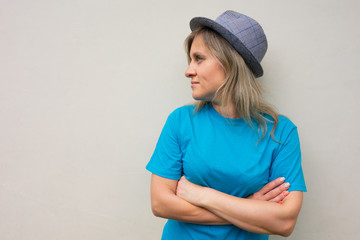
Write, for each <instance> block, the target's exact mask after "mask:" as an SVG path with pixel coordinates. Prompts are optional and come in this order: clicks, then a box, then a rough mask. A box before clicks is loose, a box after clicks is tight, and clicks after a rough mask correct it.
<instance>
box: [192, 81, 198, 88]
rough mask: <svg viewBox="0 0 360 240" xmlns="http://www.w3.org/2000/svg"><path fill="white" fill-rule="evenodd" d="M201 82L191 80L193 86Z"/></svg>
mask: <svg viewBox="0 0 360 240" xmlns="http://www.w3.org/2000/svg"><path fill="white" fill-rule="evenodd" d="M198 84H199V82H195V81H191V87H194V86H195V85H198Z"/></svg>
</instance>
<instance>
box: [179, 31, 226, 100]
mask: <svg viewBox="0 0 360 240" xmlns="http://www.w3.org/2000/svg"><path fill="white" fill-rule="evenodd" d="M185 76H186V77H188V78H190V79H191V88H192V97H193V98H194V99H196V100H204V101H214V96H215V93H216V90H218V88H219V87H220V86H221V84H222V83H223V82H224V81H225V71H224V69H223V68H222V67H221V65H220V63H219V61H218V60H217V59H216V58H215V57H214V56H213V55H212V54H211V52H210V50H209V49H208V47H207V46H206V45H205V43H204V41H203V38H202V36H201V35H198V36H196V37H195V39H194V40H193V42H192V45H191V49H190V64H189V66H188V68H187V70H186V72H185Z"/></svg>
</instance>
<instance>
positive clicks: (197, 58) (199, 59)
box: [195, 55, 204, 62]
mask: <svg viewBox="0 0 360 240" xmlns="http://www.w3.org/2000/svg"><path fill="white" fill-rule="evenodd" d="M195 60H196V61H197V62H198V61H201V60H204V58H203V57H201V56H199V55H195Z"/></svg>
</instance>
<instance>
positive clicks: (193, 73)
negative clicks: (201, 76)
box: [185, 63, 196, 78]
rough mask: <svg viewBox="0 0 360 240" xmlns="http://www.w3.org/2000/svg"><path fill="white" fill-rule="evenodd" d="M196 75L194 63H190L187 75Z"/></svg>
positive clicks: (190, 76) (189, 76)
mask: <svg viewBox="0 0 360 240" xmlns="http://www.w3.org/2000/svg"><path fill="white" fill-rule="evenodd" d="M195 75H196V71H195V68H194V66H193V64H192V63H190V64H189V66H188V68H187V69H186V71H185V77H188V78H192V77H194V76H195Z"/></svg>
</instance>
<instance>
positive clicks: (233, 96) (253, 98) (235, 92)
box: [185, 27, 279, 141]
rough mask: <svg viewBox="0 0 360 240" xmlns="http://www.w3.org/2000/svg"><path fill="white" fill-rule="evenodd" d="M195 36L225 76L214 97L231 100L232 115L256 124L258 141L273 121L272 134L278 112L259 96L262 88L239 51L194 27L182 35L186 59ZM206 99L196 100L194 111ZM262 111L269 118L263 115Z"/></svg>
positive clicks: (210, 33)
mask: <svg viewBox="0 0 360 240" xmlns="http://www.w3.org/2000/svg"><path fill="white" fill-rule="evenodd" d="M196 36H201V37H202V38H203V41H204V43H205V45H206V46H207V47H208V48H209V50H210V52H211V53H212V54H213V55H214V56H215V57H216V58H217V59H218V61H219V63H220V65H221V66H222V67H223V69H224V71H225V74H226V79H225V81H224V83H223V84H222V85H221V86H220V88H219V89H218V90H217V92H216V94H215V97H214V99H220V100H221V101H220V103H221V104H227V103H232V104H233V105H234V110H235V114H236V115H237V116H240V117H242V118H243V119H244V120H245V122H246V123H248V124H249V125H250V126H251V127H252V128H254V124H253V122H256V123H257V125H258V132H259V134H261V138H260V139H259V141H261V140H262V139H263V138H264V137H265V135H266V132H267V123H266V122H268V121H269V122H274V126H273V128H272V130H271V136H272V138H273V139H274V140H275V141H276V139H275V137H274V132H275V128H276V126H277V124H278V121H279V114H278V113H277V111H276V110H275V109H274V108H273V107H272V106H271V105H270V104H268V103H267V102H266V101H265V100H264V98H263V95H262V93H263V91H264V88H263V86H262V85H261V84H260V82H259V81H258V80H257V79H256V78H255V76H254V74H253V73H252V72H251V70H250V69H249V68H248V67H247V65H246V64H245V62H244V60H243V58H242V57H241V56H240V54H239V53H238V52H237V51H236V50H235V49H234V48H233V47H232V46H231V45H230V44H229V43H228V42H227V41H226V40H225V39H224V38H223V37H221V36H220V35H219V34H218V33H216V32H215V31H213V30H211V29H209V28H206V27H203V28H198V29H196V30H195V31H193V32H192V33H190V35H189V36H188V37H187V38H186V40H185V49H186V52H187V57H188V62H190V49H191V45H192V43H193V41H194V39H195V37H196ZM209 103H210V102H209V101H197V103H196V108H195V112H198V111H199V110H201V109H202V108H203V107H204V106H205V105H206V104H209ZM264 114H267V115H269V116H270V117H271V118H272V119H269V118H266V117H265V116H264Z"/></svg>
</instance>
